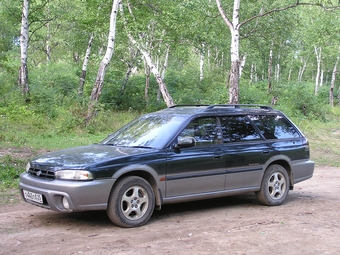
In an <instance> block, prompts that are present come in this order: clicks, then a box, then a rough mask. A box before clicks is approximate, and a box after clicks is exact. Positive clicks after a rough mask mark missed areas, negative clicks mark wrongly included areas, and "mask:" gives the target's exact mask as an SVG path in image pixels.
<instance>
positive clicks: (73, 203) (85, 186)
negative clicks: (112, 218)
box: [19, 173, 115, 212]
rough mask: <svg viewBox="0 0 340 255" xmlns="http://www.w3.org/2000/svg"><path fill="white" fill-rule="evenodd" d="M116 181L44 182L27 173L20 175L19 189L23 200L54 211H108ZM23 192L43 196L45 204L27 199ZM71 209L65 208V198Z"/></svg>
mask: <svg viewBox="0 0 340 255" xmlns="http://www.w3.org/2000/svg"><path fill="white" fill-rule="evenodd" d="M114 182H115V179H101V180H93V181H65V180H53V181H50V180H42V179H39V178H36V177H32V176H30V175H29V174H27V173H22V174H21V175H20V183H19V189H20V193H21V196H22V198H23V199H24V200H25V201H26V202H28V203H31V204H34V205H37V206H40V207H43V208H46V209H50V210H53V211H62V212H70V211H89V210H106V207H107V203H108V199H109V196H110V192H111V189H112V186H113V184H114ZM23 190H26V191H29V192H34V193H36V194H41V195H42V200H43V203H38V202H34V201H32V200H29V199H25V197H24V194H23ZM64 197H65V198H66V199H67V201H68V203H69V209H66V208H65V207H64V206H63V202H62V200H63V198H64Z"/></svg>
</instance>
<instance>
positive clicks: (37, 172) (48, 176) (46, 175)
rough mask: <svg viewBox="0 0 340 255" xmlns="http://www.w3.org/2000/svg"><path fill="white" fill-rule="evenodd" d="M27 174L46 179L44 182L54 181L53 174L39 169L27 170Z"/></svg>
mask: <svg viewBox="0 0 340 255" xmlns="http://www.w3.org/2000/svg"><path fill="white" fill-rule="evenodd" d="M28 174H30V175H32V176H34V177H37V178H41V179H46V180H54V179H55V176H54V172H52V171H46V170H40V169H36V168H32V167H31V168H30V169H29V170H28Z"/></svg>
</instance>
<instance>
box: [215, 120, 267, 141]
mask: <svg viewBox="0 0 340 255" xmlns="http://www.w3.org/2000/svg"><path fill="white" fill-rule="evenodd" d="M220 120H221V128H222V137H223V142H224V143H229V142H241V141H253V140H260V139H261V136H260V135H259V134H258V133H257V132H256V130H255V129H254V127H253V126H252V125H251V124H250V122H249V120H248V119H247V118H246V117H245V116H226V117H221V118H220Z"/></svg>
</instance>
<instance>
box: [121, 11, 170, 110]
mask: <svg viewBox="0 0 340 255" xmlns="http://www.w3.org/2000/svg"><path fill="white" fill-rule="evenodd" d="M128 7H129V6H128ZM129 12H130V14H131V15H132V16H133V14H132V10H131V8H129ZM121 13H122V15H123V19H124V23H125V28H126V21H125V18H124V10H123V6H121ZM126 31H127V34H128V37H129V40H130V42H131V43H132V44H133V45H134V46H136V47H137V49H138V50H139V51H140V52H141V53H142V55H143V57H144V59H145V61H146V63H147V65H148V66H149V68H150V71H151V73H152V74H153V75H154V77H155V78H156V81H157V83H158V86H159V90H160V92H161V94H162V96H163V100H164V102H165V104H166V105H167V106H168V107H170V106H173V105H174V100H173V99H172V97H171V95H170V93H169V91H168V89H167V87H166V85H165V83H164V80H163V79H162V76H161V74H160V72H159V69H158V67H157V65H156V64H155V63H154V62H153V61H152V59H151V56H150V53H148V52H147V50H145V49H146V47H145V46H142V45H141V44H139V43H138V42H137V41H136V40H135V39H134V38H133V36H132V35H131V34H130V33H129V32H128V29H127V28H126Z"/></svg>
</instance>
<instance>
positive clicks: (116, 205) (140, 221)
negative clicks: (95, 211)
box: [106, 176, 155, 228]
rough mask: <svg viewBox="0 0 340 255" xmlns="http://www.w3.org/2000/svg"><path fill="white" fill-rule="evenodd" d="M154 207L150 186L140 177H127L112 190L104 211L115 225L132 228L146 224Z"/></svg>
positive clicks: (153, 196)
mask: <svg viewBox="0 0 340 255" xmlns="http://www.w3.org/2000/svg"><path fill="white" fill-rule="evenodd" d="M154 207H155V195H154V193H153V190H152V187H151V185H150V184H149V183H148V182H147V181H146V180H145V179H143V178H141V177H137V176H129V177H125V178H123V179H121V180H120V181H118V183H117V185H115V186H114V188H113V189H112V191H111V194H110V198H109V201H108V207H107V210H106V211H107V215H108V216H109V218H110V220H111V221H112V222H113V223H114V224H115V225H117V226H120V227H125V228H132V227H139V226H142V225H144V224H145V223H147V222H148V220H149V219H150V217H151V215H152V213H153V211H154Z"/></svg>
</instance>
